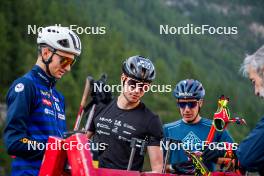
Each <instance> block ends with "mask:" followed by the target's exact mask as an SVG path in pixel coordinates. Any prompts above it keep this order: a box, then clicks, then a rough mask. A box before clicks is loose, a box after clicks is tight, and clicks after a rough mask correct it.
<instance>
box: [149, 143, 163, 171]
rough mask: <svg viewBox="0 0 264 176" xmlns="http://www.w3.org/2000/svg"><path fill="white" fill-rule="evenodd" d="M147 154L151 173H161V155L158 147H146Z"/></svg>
mask: <svg viewBox="0 0 264 176" xmlns="http://www.w3.org/2000/svg"><path fill="white" fill-rule="evenodd" d="M148 154H149V160H150V165H151V169H152V171H153V172H156V173H161V172H162V166H163V154H162V150H161V149H160V146H148Z"/></svg>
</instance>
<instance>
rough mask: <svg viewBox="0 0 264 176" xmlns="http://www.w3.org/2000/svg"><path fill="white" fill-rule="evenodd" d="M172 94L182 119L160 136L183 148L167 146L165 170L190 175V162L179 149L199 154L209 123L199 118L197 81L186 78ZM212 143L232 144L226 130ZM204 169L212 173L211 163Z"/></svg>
mask: <svg viewBox="0 0 264 176" xmlns="http://www.w3.org/2000/svg"><path fill="white" fill-rule="evenodd" d="M173 95H174V97H175V98H176V102H177V106H178V107H179V112H180V114H181V116H182V119H180V120H178V121H175V122H172V123H169V124H165V125H164V136H165V137H168V138H172V139H175V140H179V141H182V144H183V145H182V146H180V145H171V147H170V149H171V152H170V159H169V165H168V166H167V170H170V172H175V173H178V174H194V166H193V163H192V161H190V159H188V157H187V155H186V154H185V152H184V151H183V149H185V150H189V151H193V152H202V150H203V148H204V147H205V146H206V139H207V136H208V133H209V131H210V128H211V125H212V120H209V119H207V118H202V117H201V116H200V110H201V108H202V105H203V99H204V96H205V89H204V88H203V85H202V84H201V83H200V82H199V81H197V80H193V79H186V80H182V81H180V82H179V83H178V84H177V85H176V87H175V89H174V91H173ZM213 142H233V139H232V138H231V136H230V135H229V133H228V132H227V131H224V132H223V133H219V132H217V133H216V135H215V138H214V140H213ZM207 167H208V169H209V170H211V171H213V170H214V164H213V163H207Z"/></svg>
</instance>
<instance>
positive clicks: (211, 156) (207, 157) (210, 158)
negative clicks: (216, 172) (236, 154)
mask: <svg viewBox="0 0 264 176" xmlns="http://www.w3.org/2000/svg"><path fill="white" fill-rule="evenodd" d="M226 153H227V152H226V150H224V149H213V150H210V149H209V148H207V149H206V150H205V151H204V152H203V154H202V158H203V161H204V162H205V163H210V162H214V163H216V162H217V159H218V158H222V157H225V156H226Z"/></svg>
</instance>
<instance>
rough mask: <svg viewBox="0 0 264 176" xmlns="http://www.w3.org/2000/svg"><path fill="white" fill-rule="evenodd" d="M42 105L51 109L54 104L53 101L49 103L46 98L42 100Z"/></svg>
mask: <svg viewBox="0 0 264 176" xmlns="http://www.w3.org/2000/svg"><path fill="white" fill-rule="evenodd" d="M42 103H43V104H44V105H47V106H49V107H51V106H52V103H51V101H49V100H47V99H45V98H42Z"/></svg>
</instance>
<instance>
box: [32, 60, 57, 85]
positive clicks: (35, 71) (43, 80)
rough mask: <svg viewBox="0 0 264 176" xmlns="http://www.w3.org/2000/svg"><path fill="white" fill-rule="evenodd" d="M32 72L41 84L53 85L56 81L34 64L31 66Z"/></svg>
mask: <svg viewBox="0 0 264 176" xmlns="http://www.w3.org/2000/svg"><path fill="white" fill-rule="evenodd" d="M32 72H33V74H34V75H35V76H36V77H37V79H38V81H40V82H41V83H42V84H44V85H46V86H48V87H54V86H55V83H56V81H57V80H56V79H55V78H52V77H49V76H48V75H47V73H46V72H45V71H44V70H42V68H40V67H39V66H38V65H35V66H34V67H33V68H32Z"/></svg>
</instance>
